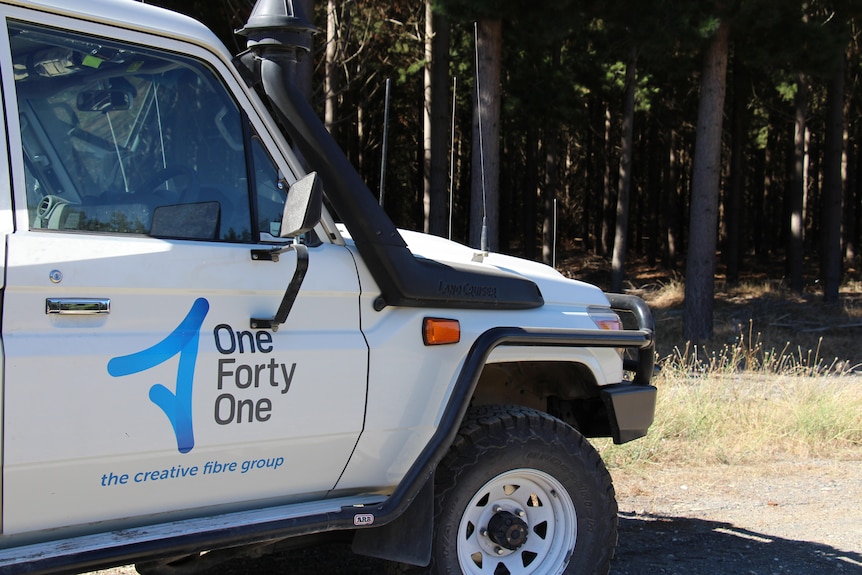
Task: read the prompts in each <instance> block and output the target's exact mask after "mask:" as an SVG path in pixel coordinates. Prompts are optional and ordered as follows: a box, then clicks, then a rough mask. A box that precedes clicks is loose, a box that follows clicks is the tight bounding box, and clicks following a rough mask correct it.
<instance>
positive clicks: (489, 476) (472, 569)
mask: <svg viewBox="0 0 862 575" xmlns="http://www.w3.org/2000/svg"><path fill="white" fill-rule="evenodd" d="M436 481H437V483H436V489H437V500H436V502H435V527H434V541H433V545H434V547H433V552H432V563H431V573H434V574H440V575H442V574H447V575H454V574H464V575H516V574H517V575H529V574H537V575H538V574H542V575H544V574H549V575H551V574H566V573H568V574H573V573H578V574H590V575H592V574H597V575H598V574H606V573H607V572H608V570H609V568H610V560H611V557H612V556H613V551H614V547H615V546H616V539H617V504H616V499H615V497H614V490H613V485H612V483H611V478H610V475H609V474H608V472H607V469H605V466H604V464H603V463H602V460H601V458H600V457H599V455H598V453H596V451H595V450H594V449H593V448H592V446H591V445H590V444H589V443H588V442H587V441H586V440H585V439H584V438H583V436H581V435H580V434H579V433H578V432H577V431H575V430H574V429H572V428H571V427H570V426H568V425H566V424H565V423H563V422H561V421H559V420H558V419H555V418H553V417H551V416H549V415H547V414H545V413H542V412H539V411H534V410H532V409H526V408H522V407H500V406H482V407H479V408H476V409H472V410H471V411H470V412H468V414H467V417H466V418H465V421H464V425H463V426H462V428H461V430H460V432H459V435H458V438H457V439H456V440H455V442H454V444H453V446H452V449H451V450H450V452H449V454H448V455H447V456H446V458H445V459H444V460H443V462H442V463H441V464H440V466H439V468H438V470H437V480H436Z"/></svg>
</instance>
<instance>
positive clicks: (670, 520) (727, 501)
mask: <svg viewBox="0 0 862 575" xmlns="http://www.w3.org/2000/svg"><path fill="white" fill-rule="evenodd" d="M611 474H612V475H613V476H614V484H615V486H616V490H617V498H618V500H619V507H620V540H619V546H618V547H617V553H616V558H615V559H614V562H613V565H612V568H611V574H612V575H661V574H672V575H830V574H859V575H862V460H860V461H832V460H813V461H812V460H805V461H798V462H780V463H769V464H764V465H760V466H745V467H740V466H724V467H704V468H678V467H650V468H644V469H640V470H636V471H632V470H613V471H612V472H611ZM383 570H384V563H383V562H382V561H379V560H374V559H367V558H362V557H354V556H352V555H351V554H350V553H349V551H348V548H347V546H346V545H326V546H320V547H316V548H312V549H306V550H298V551H292V552H289V553H283V554H278V555H271V556H267V557H264V558H262V559H258V560H254V561H252V560H244V561H235V562H232V563H227V564H225V565H224V566H223V567H221V568H219V569H218V571H217V572H215V571H214V575H252V574H254V575H258V574H261V573H284V574H286V575H321V574H323V573H327V574H328V573H332V574H338V575H379V574H381V573H383ZM132 573H135V571H134V570H133V569H132V568H131V567H123V568H119V569H113V570H109V571H103V572H100V574H101V575H109V574H110V575H127V574H132Z"/></svg>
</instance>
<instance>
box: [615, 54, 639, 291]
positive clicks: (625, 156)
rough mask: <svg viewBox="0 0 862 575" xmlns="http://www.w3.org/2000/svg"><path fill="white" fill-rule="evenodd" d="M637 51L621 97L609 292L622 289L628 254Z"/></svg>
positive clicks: (627, 69) (628, 69) (631, 60)
mask: <svg viewBox="0 0 862 575" xmlns="http://www.w3.org/2000/svg"><path fill="white" fill-rule="evenodd" d="M636 67H637V51H635V50H632V54H631V56H630V58H629V61H628V64H626V83H625V96H624V97H623V128H622V132H623V133H622V141H621V144H620V181H619V183H620V188H619V194H618V195H617V220H616V231H615V234H614V253H613V260H612V271H611V291H613V292H621V291H622V289H623V276H624V273H625V270H624V267H625V262H626V252H627V251H628V231H629V199H630V197H631V187H632V159H633V157H634V153H635V145H634V119H635V88H636V81H635V80H636Z"/></svg>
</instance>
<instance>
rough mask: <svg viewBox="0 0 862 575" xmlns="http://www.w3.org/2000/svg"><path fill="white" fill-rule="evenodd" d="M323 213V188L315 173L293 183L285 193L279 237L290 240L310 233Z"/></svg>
mask: <svg viewBox="0 0 862 575" xmlns="http://www.w3.org/2000/svg"><path fill="white" fill-rule="evenodd" d="M322 211H323V187H322V185H321V183H320V178H318V177H317V172H312V173H310V174H308V175H307V176H305V177H304V178H302V179H301V180H297V181H296V182H294V184H293V185H292V186H290V189H289V190H288V191H287V201H286V202H285V203H284V213H283V214H282V217H281V232H280V233H279V237H282V238H292V237H295V236H298V235H300V234H304V233H306V232H308V231H311V229H312V228H314V226H316V225H317V223H318V222H319V221H320V215H321V213H322Z"/></svg>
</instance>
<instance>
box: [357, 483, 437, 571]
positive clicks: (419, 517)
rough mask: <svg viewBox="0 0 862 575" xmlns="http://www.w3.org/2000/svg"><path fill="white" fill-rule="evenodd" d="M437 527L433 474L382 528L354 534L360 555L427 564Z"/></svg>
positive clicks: (363, 530)
mask: <svg viewBox="0 0 862 575" xmlns="http://www.w3.org/2000/svg"><path fill="white" fill-rule="evenodd" d="M433 530H434V475H433V474H432V475H431V477H430V478H428V480H427V481H426V482H425V485H424V487H422V489H421V490H420V491H419V494H418V495H417V496H416V499H414V500H413V502H412V503H410V506H409V507H408V508H407V510H406V511H404V513H402V514H401V515H400V516H398V518H397V519H395V520H394V521H390V522H389V523H387V524H385V525H382V526H380V527H370V528H367V529H360V530H359V531H357V532H356V534H355V535H354V537H353V546H352V549H353V552H354V553H356V554H357V555H365V556H367V557H376V558H377V559H386V560H387V561H397V562H398V563H407V564H408V565H418V566H420V567H424V566H426V565H428V564H429V563H431V536H432V534H433Z"/></svg>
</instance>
